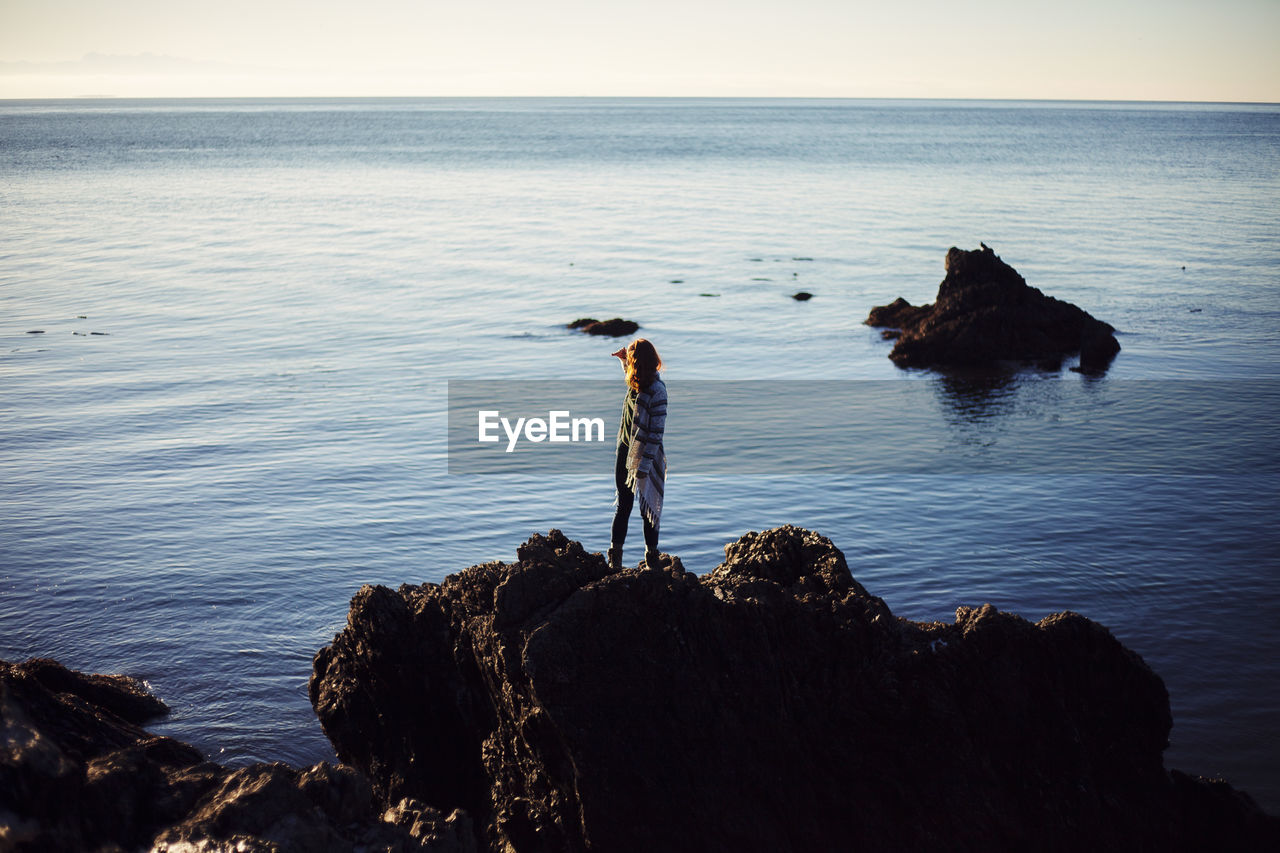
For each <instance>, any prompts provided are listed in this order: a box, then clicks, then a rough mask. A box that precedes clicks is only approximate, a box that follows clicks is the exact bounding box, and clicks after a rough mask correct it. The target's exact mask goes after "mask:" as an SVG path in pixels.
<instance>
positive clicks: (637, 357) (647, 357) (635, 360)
mask: <svg viewBox="0 0 1280 853" xmlns="http://www.w3.org/2000/svg"><path fill="white" fill-rule="evenodd" d="M661 369H662V359H661V358H659V357H658V350H657V349H656V348H655V347H654V346H653V344H651V343H650V342H649V341H648V340H647V339H646V338H636V339H635V340H634V341H632V342H631V344H630V345H629V346H628V347H627V384H628V385H630V386H631V387H632V388H634V389H636V390H637V391H643V390H644V389H645V388H648V387H649V386H650V385H651V384H653V380H655V379H657V378H658V371H659V370H661Z"/></svg>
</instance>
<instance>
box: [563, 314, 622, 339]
mask: <svg viewBox="0 0 1280 853" xmlns="http://www.w3.org/2000/svg"><path fill="white" fill-rule="evenodd" d="M567 326H568V328H570V329H578V330H579V331H582V332H586V333H587V334H588V335H605V336H607V337H611V338H620V337H622V336H623V335H633V334H635V331H636V329H639V328H640V324H639V323H635V322H633V321H631V320H624V319H622V318H621V317H614V318H613V319H612V320H597V319H595V318H594V317H580V318H578V319H577V320H574V321H573V322H572V323H569V324H567Z"/></svg>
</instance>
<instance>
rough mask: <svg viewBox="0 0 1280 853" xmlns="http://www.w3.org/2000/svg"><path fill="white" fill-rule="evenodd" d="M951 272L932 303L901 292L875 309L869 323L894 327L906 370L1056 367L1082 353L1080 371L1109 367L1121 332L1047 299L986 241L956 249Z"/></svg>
mask: <svg viewBox="0 0 1280 853" xmlns="http://www.w3.org/2000/svg"><path fill="white" fill-rule="evenodd" d="M946 269H947V275H946V278H944V279H943V280H942V284H941V285H939V286H938V295H937V298H936V299H935V301H934V302H933V303H932V304H930V305H911V304H910V303H908V302H907V301H906V300H905V299H902V298H901V297H899V298H898V299H895V300H894V301H893V302H891V303H890V304H888V305H882V306H879V307H877V308H873V309H871V313H870V315H869V316H868V317H867V320H866V323H867V325H869V326H878V327H889V328H890V329H893V330H896V333H894V334H885V335H884V337H886V338H892V339H894V340H896V341H897V342H896V343H895V344H894V347H893V350H892V351H891V352H890V353H889V358H891V359H893V362H894V363H895V364H897V365H899V366H900V367H974V366H983V365H990V364H994V363H996V362H999V361H1021V362H1034V363H1037V364H1041V365H1045V364H1057V363H1059V362H1060V361H1061V359H1062V358H1064V357H1065V356H1068V355H1072V354H1074V353H1079V354H1080V368H1081V369H1082V370H1085V371H1102V370H1105V369H1106V368H1107V366H1108V365H1109V364H1110V363H1111V360H1112V359H1113V358H1115V356H1116V353H1118V352H1120V344H1119V342H1118V341H1116V339H1115V335H1114V334H1113V333H1114V332H1115V329H1114V328H1112V327H1111V326H1110V325H1108V324H1107V323H1104V322H1102V321H1101V320H1098V319H1095V318H1094V317H1092V316H1091V315H1090V314H1088V313H1087V312H1085V311H1084V310H1082V309H1080V308H1077V307H1076V306H1075V305H1072V304H1071V303H1069V302H1063V301H1061V300H1058V299H1054V298H1053V297H1052V296H1046V295H1045V294H1043V293H1041V292H1040V291H1039V290H1038V289H1036V288H1034V287H1031V286H1030V285H1028V284H1027V283H1026V281H1025V280H1024V279H1023V278H1022V276H1020V275H1018V273H1017V271H1016V270H1014V269H1013V267H1011V266H1009V265H1008V264H1006V263H1005V262H1004V261H1002V260H1000V258H999V257H998V256H997V255H996V253H995V252H993V251H992V250H991V249H990V248H989V247H988V246H986V245H985V244H983V246H982V248H981V249H975V250H974V251H971V252H966V251H962V250H960V249H957V248H955V247H952V248H951V249H950V250H949V251H948V252H947V260H946Z"/></svg>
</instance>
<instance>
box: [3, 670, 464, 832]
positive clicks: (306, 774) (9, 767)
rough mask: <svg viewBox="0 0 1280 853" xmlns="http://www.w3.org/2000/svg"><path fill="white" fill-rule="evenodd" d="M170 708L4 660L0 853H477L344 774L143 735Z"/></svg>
mask: <svg viewBox="0 0 1280 853" xmlns="http://www.w3.org/2000/svg"><path fill="white" fill-rule="evenodd" d="M166 712H167V709H166V708H165V707H164V704H163V703H161V702H160V701H159V700H158V699H156V698H155V697H153V696H151V695H150V694H148V693H147V692H146V691H145V690H144V689H143V687H142V685H141V684H139V683H138V682H137V681H135V680H133V679H129V678H125V677H124V676H119V675H84V674H82V673H78V672H74V671H72V670H69V669H66V668H65V667H63V666H62V665H61V664H58V663H57V662H55V661H50V660H39V659H37V660H31V661H28V662H26V663H22V664H13V663H7V662H4V661H0V733H2V734H3V738H4V741H3V749H2V750H0V849H4V850H6V851H8V850H14V851H33V853H34V851H46V850H121V849H123V850H156V851H169V850H173V851H178V850H232V849H235V850H262V851H266V850H272V851H281V853H286V851H296V853H310V851H315V850H324V851H334V853H338V851H352V850H356V849H378V850H401V851H409V850H439V851H454V852H455V853H466V851H471V850H474V849H475V846H474V837H473V834H472V833H471V832H470V830H469V829H468V831H467V832H466V833H463V834H462V836H465V837H462V836H459V835H458V833H456V832H453V831H452V830H451V829H450V828H449V826H448V819H447V818H445V817H444V815H442V814H440V813H439V812H437V811H435V810H433V809H430V807H428V806H426V805H425V804H418V805H419V809H418V811H419V812H420V814H421V820H419V821H418V822H417V824H414V825H410V826H406V825H405V824H404V822H403V821H401V820H399V819H398V816H397V815H385V814H383V812H382V810H381V808H380V807H379V805H378V803H377V802H376V801H375V799H374V796H373V789H372V787H371V786H370V785H369V782H368V780H366V779H365V778H364V777H363V776H362V775H361V774H360V773H358V772H357V771H356V770H354V769H352V768H350V767H335V766H333V765H330V764H326V763H321V764H317V765H315V766H314V767H311V768H309V769H306V770H297V769H295V768H292V767H289V766H287V765H284V764H254V765H252V766H250V767H243V768H239V769H236V770H231V769H228V768H225V767H222V766H220V765H218V764H214V763H213V762H211V761H207V760H205V758H204V756H203V755H202V754H201V753H200V751H199V750H197V749H196V748H194V747H192V746H189V745H187V744H185V743H182V742H180V741H177V740H174V739H172V738H167V737H157V736H155V735H152V734H150V733H149V732H147V731H145V730H144V729H142V728H141V727H140V725H139V724H140V723H142V722H144V721H145V720H147V719H149V718H151V717H154V716H156V715H157V714H159V713H166ZM402 811H403V810H402ZM455 823H456V820H455ZM415 826H416V829H415Z"/></svg>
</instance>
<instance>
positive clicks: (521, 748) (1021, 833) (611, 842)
mask: <svg viewBox="0 0 1280 853" xmlns="http://www.w3.org/2000/svg"><path fill="white" fill-rule="evenodd" d="M310 694H311V701H312V704H313V706H314V707H315V709H316V713H317V715H318V717H319V718H320V721H321V725H322V726H323V727H324V730H325V732H326V734H327V735H328V737H329V739H330V740H331V741H332V743H333V744H334V746H335V748H336V749H337V752H338V755H339V757H340V758H341V759H342V760H343V761H344V762H347V763H349V764H352V765H354V766H356V767H358V768H360V769H362V770H364V771H365V772H367V773H368V774H369V777H370V779H371V780H372V782H373V785H374V788H375V791H376V793H377V796H378V797H379V798H380V800H381V801H382V802H383V803H384V804H389V803H397V802H400V801H402V800H403V799H404V798H411V799H413V800H416V801H418V802H421V803H424V804H427V805H428V806H430V807H432V808H434V809H436V810H438V811H439V813H441V814H445V813H453V812H454V810H455V809H460V810H462V811H464V812H466V813H468V814H469V815H470V816H471V817H472V818H474V819H475V821H476V825H475V828H476V831H477V833H478V836H479V841H480V845H481V849H487V850H492V851H500V850H514V851H517V853H531V851H544V850H546V851H552V850H554V851H587V850H608V851H623V853H625V851H652V850H722V849H723V850H736V851H757V850H759V851H800V850H857V849H867V850H889V849H894V850H925V849H930V850H932V849H950V850H974V851H977V850H992V849H1005V850H1008V849H1042V850H1080V849H1089V848H1099V849H1109V850H1118V849H1161V850H1192V849H1202V848H1201V843H1202V842H1203V840H1204V839H1212V840H1213V842H1214V844H1213V846H1214V847H1216V848H1218V849H1227V848H1232V849H1241V850H1243V849H1261V848H1262V847H1265V846H1268V845H1275V844H1276V843H1277V842H1278V841H1280V829H1278V827H1277V823H1278V822H1277V820H1276V819H1275V818H1271V817H1269V816H1267V815H1265V814H1264V813H1262V812H1261V811H1260V810H1258V808H1257V807H1256V806H1255V805H1254V804H1253V803H1252V801H1251V800H1249V799H1248V797H1247V796H1245V795H1244V794H1241V793H1239V792H1236V791H1234V790H1232V789H1230V788H1229V787H1226V786H1224V785H1221V784H1220V783H1210V782H1207V781H1205V780H1202V779H1198V778H1196V777H1191V776H1185V775H1183V774H1175V775H1171V774H1170V773H1169V772H1167V771H1166V770H1165V769H1164V767H1163V763H1162V757H1161V754H1162V752H1163V750H1164V748H1165V746H1166V744H1167V740H1168V735H1169V730H1170V726H1171V717H1170V711H1169V700H1168V695H1167V693H1166V691H1165V687H1164V684H1163V682H1162V681H1161V680H1160V678H1159V677H1158V676H1157V675H1156V674H1155V673H1154V672H1152V671H1151V669H1150V668H1149V667H1147V666H1146V664H1145V663H1144V662H1143V661H1142V659H1141V658H1140V657H1138V656H1137V655H1136V654H1134V653H1133V652H1131V651H1129V650H1128V649H1126V648H1125V647H1124V646H1122V645H1121V644H1120V643H1119V642H1118V641H1117V640H1116V639H1115V638H1114V637H1113V636H1112V635H1111V634H1110V632H1108V631H1107V629H1106V628H1104V627H1102V626H1101V625H1098V624H1097V623H1094V622H1091V621H1090V620H1088V619H1086V618H1084V617H1082V616H1079V615H1077V614H1074V613H1069V612H1068V613H1059V614H1056V615H1053V616H1049V617H1047V618H1045V619H1043V620H1041V621H1040V622H1038V623H1034V624H1033V623H1030V622H1027V621H1026V620H1024V619H1021V618H1019V617H1017V616H1014V615H1012V614H1008V613H1002V612H1000V611H998V610H996V609H995V608H994V607H991V606H990V605H986V606H983V607H980V608H966V607H962V608H960V609H959V610H958V611H957V613H956V619H955V621H954V622H953V623H951V624H943V623H914V622H909V621H906V620H903V619H898V618H895V617H894V616H893V614H892V613H891V612H890V610H889V608H888V607H887V606H886V605H885V603H884V602H883V601H882V600H881V599H879V598H876V597H875V596H873V595H871V594H870V593H868V592H867V590H865V589H864V588H863V587H862V586H861V585H859V584H858V583H857V581H855V580H854V579H853V577H852V575H851V574H850V572H849V569H848V567H847V565H846V563H845V559H844V556H843V554H841V552H840V551H839V550H838V549H837V548H836V547H835V546H834V545H833V544H832V543H831V542H830V541H829V540H828V539H826V538H824V537H822V536H820V535H818V534H816V533H813V532H810V531H806V530H802V529H799V528H795V527H782V528H778V529H775V530H768V531H765V532H763V533H751V534H748V535H746V536H744V537H743V538H742V539H740V540H739V541H738V542H736V543H733V544H731V545H728V546H726V548H725V561H724V562H723V563H722V564H721V565H719V566H718V567H717V568H716V569H715V570H714V571H712V572H711V573H710V574H708V575H706V576H704V577H697V576H695V575H693V574H690V573H687V572H685V571H684V570H683V567H682V566H681V565H680V561H679V559H678V558H671V559H670V561H669V563H667V564H665V565H664V568H663V569H654V570H641V569H627V570H621V571H611V570H610V569H609V568H608V566H607V564H606V562H605V560H604V558H603V557H602V556H601V555H600V554H597V553H588V552H586V551H585V550H584V549H583V547H582V545H581V544H580V543H578V542H573V541H570V540H568V539H567V538H566V537H565V536H564V535H563V534H561V533H560V532H559V531H556V530H553V531H551V532H550V533H549V534H548V535H547V536H541V535H535V536H534V537H532V538H531V539H530V540H529V541H528V542H526V543H525V544H524V545H522V546H520V548H519V549H518V551H517V561H516V562H515V563H501V562H495V563H486V564H483V565H479V566H474V567H472V568H470V569H467V570H466V571H463V572H461V573H459V574H456V575H451V576H449V577H448V578H446V579H445V580H444V581H443V582H442V583H440V584H423V585H421V586H407V585H406V586H402V587H400V589H399V590H397V591H393V590H390V589H387V588H385V587H375V586H366V587H364V588H362V589H361V590H360V591H359V592H358V593H357V594H356V596H355V598H354V599H353V600H352V603H351V610H350V612H349V614H348V622H347V626H346V628H345V629H344V630H343V631H342V632H341V633H340V634H338V635H337V636H336V637H335V638H334V641H333V644H332V645H330V646H328V647H326V648H324V649H322V650H321V651H320V652H318V653H317V655H316V657H315V661H314V673H313V675H312V679H311V684H310Z"/></svg>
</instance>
